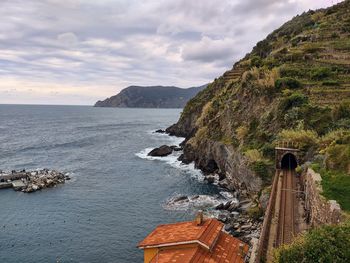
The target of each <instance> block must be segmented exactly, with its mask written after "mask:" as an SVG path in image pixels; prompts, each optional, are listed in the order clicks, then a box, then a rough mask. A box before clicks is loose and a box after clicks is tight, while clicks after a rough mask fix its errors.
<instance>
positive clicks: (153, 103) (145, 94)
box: [95, 85, 207, 108]
mask: <svg viewBox="0 0 350 263" xmlns="http://www.w3.org/2000/svg"><path fill="white" fill-rule="evenodd" d="M206 86H207V85H203V86H200V87H192V88H188V89H181V88H178V87H173V86H149V87H142V86H130V87H127V88H125V89H123V90H122V91H121V92H120V93H119V94H117V95H115V96H112V97H110V98H107V99H105V100H103V101H98V102H96V104H95V107H120V108H183V107H184V106H185V105H186V103H187V102H188V101H189V100H190V99H191V98H193V97H194V96H196V95H197V93H198V92H200V91H201V90H203V89H205V88H206Z"/></svg>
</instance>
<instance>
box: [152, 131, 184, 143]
mask: <svg viewBox="0 0 350 263" xmlns="http://www.w3.org/2000/svg"><path fill="white" fill-rule="evenodd" d="M147 134H149V135H151V136H154V137H158V138H160V139H165V140H167V141H169V144H170V145H180V143H182V142H183V141H184V140H185V138H184V137H177V136H170V135H169V134H167V133H159V132H155V131H154V130H152V131H147Z"/></svg>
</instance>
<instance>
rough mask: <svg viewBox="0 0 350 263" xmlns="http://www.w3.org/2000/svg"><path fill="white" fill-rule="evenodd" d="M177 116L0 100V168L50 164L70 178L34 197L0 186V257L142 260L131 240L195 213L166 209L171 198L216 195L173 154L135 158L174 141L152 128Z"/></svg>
mask: <svg viewBox="0 0 350 263" xmlns="http://www.w3.org/2000/svg"><path fill="white" fill-rule="evenodd" d="M179 114H180V110H172V109H166V110H164V109H159V110H158V109H108V108H93V107H80V106H24V105H0V169H2V170H12V169H36V168H51V169H57V170H60V171H64V172H67V173H70V174H71V177H72V180H71V181H68V182H67V183H66V184H64V185H62V186H58V187H56V188H52V189H46V190H43V191H39V192H35V193H31V194H25V193H22V192H15V191H13V190H12V189H6V190H0V203H1V205H0V207H1V210H0V262H6V263H7V262H57V261H59V262H121V263H123V262H142V259H143V254H142V251H141V250H138V249H137V248H136V245H137V243H138V242H139V241H140V240H142V239H143V238H144V237H145V236H146V235H147V234H148V233H149V232H150V231H151V230H152V229H153V228H154V227H155V226H156V225H158V224H161V223H170V222H176V221H180V220H188V219H191V218H192V217H193V213H194V211H193V210H168V209H165V208H164V203H165V201H166V200H167V199H168V198H169V197H170V196H173V195H174V194H188V195H194V194H203V195H213V194H217V193H218V191H219V190H218V189H217V188H216V187H215V186H210V185H207V184H205V183H203V182H200V181H199V180H198V179H197V178H196V176H194V175H195V174H196V172H194V171H192V170H191V169H190V168H188V169H187V168H186V167H185V168H184V167H182V168H181V167H180V168H181V169H180V168H178V167H177V165H178V164H177V163H176V162H175V159H174V158H173V159H171V158H170V159H169V158H168V159H167V161H160V160H147V159H142V158H140V157H143V156H144V155H145V150H144V149H146V148H149V147H155V146H159V145H161V144H171V143H173V142H175V141H176V138H170V137H168V136H165V135H157V134H152V131H153V130H155V129H158V128H165V127H167V126H169V125H170V124H172V123H174V122H176V120H177V119H178V117H179ZM177 141H179V140H177ZM170 164H171V165H170Z"/></svg>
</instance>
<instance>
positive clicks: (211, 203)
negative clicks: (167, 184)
mask: <svg viewBox="0 0 350 263" xmlns="http://www.w3.org/2000/svg"><path fill="white" fill-rule="evenodd" d="M229 201H230V202H237V203H238V200H237V199H236V198H235V197H233V195H232V194H231V193H229V192H226V191H222V192H220V194H216V195H192V196H186V195H181V194H178V193H175V194H174V195H172V196H171V197H169V198H168V199H167V200H166V201H165V203H164V204H163V208H164V209H166V210H177V211H193V210H203V211H204V212H206V213H207V214H209V215H211V216H217V215H218V214H219V213H220V211H217V210H215V207H216V206H217V205H219V204H221V203H226V202H229Z"/></svg>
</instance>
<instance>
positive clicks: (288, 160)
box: [281, 153, 298, 170]
mask: <svg viewBox="0 0 350 263" xmlns="http://www.w3.org/2000/svg"><path fill="white" fill-rule="evenodd" d="M297 166H298V161H297V158H296V156H295V155H294V154H293V153H286V154H285V155H283V157H282V159H281V169H289V170H294V169H295V168H297Z"/></svg>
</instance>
